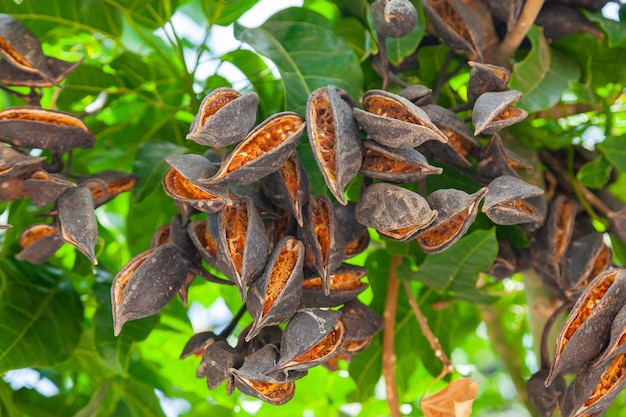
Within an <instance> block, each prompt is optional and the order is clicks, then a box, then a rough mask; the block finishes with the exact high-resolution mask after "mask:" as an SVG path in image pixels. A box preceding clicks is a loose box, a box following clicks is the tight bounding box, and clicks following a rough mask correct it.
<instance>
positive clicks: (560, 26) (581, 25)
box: [535, 4, 604, 42]
mask: <svg viewBox="0 0 626 417" xmlns="http://www.w3.org/2000/svg"><path fill="white" fill-rule="evenodd" d="M535 24H536V25H537V26H541V27H542V28H543V34H544V36H545V38H546V40H547V41H548V42H553V41H556V40H558V39H561V38H564V37H566V36H568V35H571V34H572V33H576V32H587V33H589V34H590V35H592V36H595V37H596V38H597V39H602V38H604V33H603V32H602V31H601V30H600V29H598V28H597V27H596V26H595V25H594V24H593V23H592V22H590V21H589V20H587V19H586V17H585V15H584V14H583V13H581V12H580V11H578V10H577V9H576V8H575V7H569V6H566V5H563V4H544V5H543V7H542V8H541V11H540V12H539V14H538V15H537V18H536V19H535Z"/></svg>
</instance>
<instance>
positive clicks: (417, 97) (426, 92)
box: [400, 84, 433, 106]
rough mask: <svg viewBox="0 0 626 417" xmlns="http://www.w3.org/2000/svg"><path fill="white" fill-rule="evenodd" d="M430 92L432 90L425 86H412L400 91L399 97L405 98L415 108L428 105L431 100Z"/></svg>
mask: <svg viewBox="0 0 626 417" xmlns="http://www.w3.org/2000/svg"><path fill="white" fill-rule="evenodd" d="M432 92H433V90H431V89H430V88H428V87H426V86H425V85H422V84H412V85H409V86H408V87H405V88H404V89H403V90H402V91H400V96H402V97H404V98H406V99H407V100H409V101H410V102H412V103H413V104H415V105H416V106H421V105H425V104H428V102H429V101H430V100H431V99H432Z"/></svg>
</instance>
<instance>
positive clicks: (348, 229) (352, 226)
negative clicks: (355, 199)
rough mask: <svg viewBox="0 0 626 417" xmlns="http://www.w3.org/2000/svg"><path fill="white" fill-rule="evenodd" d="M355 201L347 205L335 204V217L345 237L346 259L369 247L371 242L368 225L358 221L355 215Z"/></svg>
mask: <svg viewBox="0 0 626 417" xmlns="http://www.w3.org/2000/svg"><path fill="white" fill-rule="evenodd" d="M355 208H356V204H355V203H348V205H347V206H342V205H339V204H334V205H333V211H334V212H335V219H336V220H337V224H338V225H339V228H340V229H341V235H342V236H343V237H344V241H345V244H346V246H345V249H344V252H343V253H344V259H349V258H352V257H354V256H356V255H358V254H360V253H362V252H364V251H365V249H367V247H368V246H369V243H370V235H369V232H368V230H367V227H365V226H363V225H362V224H360V223H359V222H357V221H356V218H355V217H354V216H355V214H354V209H355Z"/></svg>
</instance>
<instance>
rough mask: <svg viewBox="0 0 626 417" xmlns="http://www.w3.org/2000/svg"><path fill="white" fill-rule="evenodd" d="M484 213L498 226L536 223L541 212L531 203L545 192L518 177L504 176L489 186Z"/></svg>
mask: <svg viewBox="0 0 626 417" xmlns="http://www.w3.org/2000/svg"><path fill="white" fill-rule="evenodd" d="M487 188H488V189H489V193H488V194H487V196H486V197H485V202H484V204H483V208H482V211H483V213H485V214H486V215H487V217H489V218H490V219H491V221H493V222H494V223H496V224H502V225H512V224H520V223H527V222H533V221H536V220H537V219H538V218H539V217H540V212H539V211H538V210H537V208H536V207H535V206H534V205H533V204H532V202H531V201H529V198H531V197H537V196H540V195H542V194H543V190H542V189H541V188H539V187H537V186H535V185H531V184H528V183H527V182H525V181H522V180H521V179H519V178H518V177H512V176H510V175H502V176H499V177H498V178H496V179H494V180H493V181H491V182H490V183H489V185H488V186H487Z"/></svg>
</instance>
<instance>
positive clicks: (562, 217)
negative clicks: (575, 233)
mask: <svg viewBox="0 0 626 417" xmlns="http://www.w3.org/2000/svg"><path fill="white" fill-rule="evenodd" d="M556 210H558V211H557V213H556V215H557V217H556V228H555V232H554V240H555V242H556V259H562V258H563V256H564V255H565V251H566V250H567V246H568V243H569V235H568V234H569V233H570V231H571V230H572V222H574V220H575V219H576V203H575V202H574V201H573V200H564V202H563V204H561V205H559V207H556Z"/></svg>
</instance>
